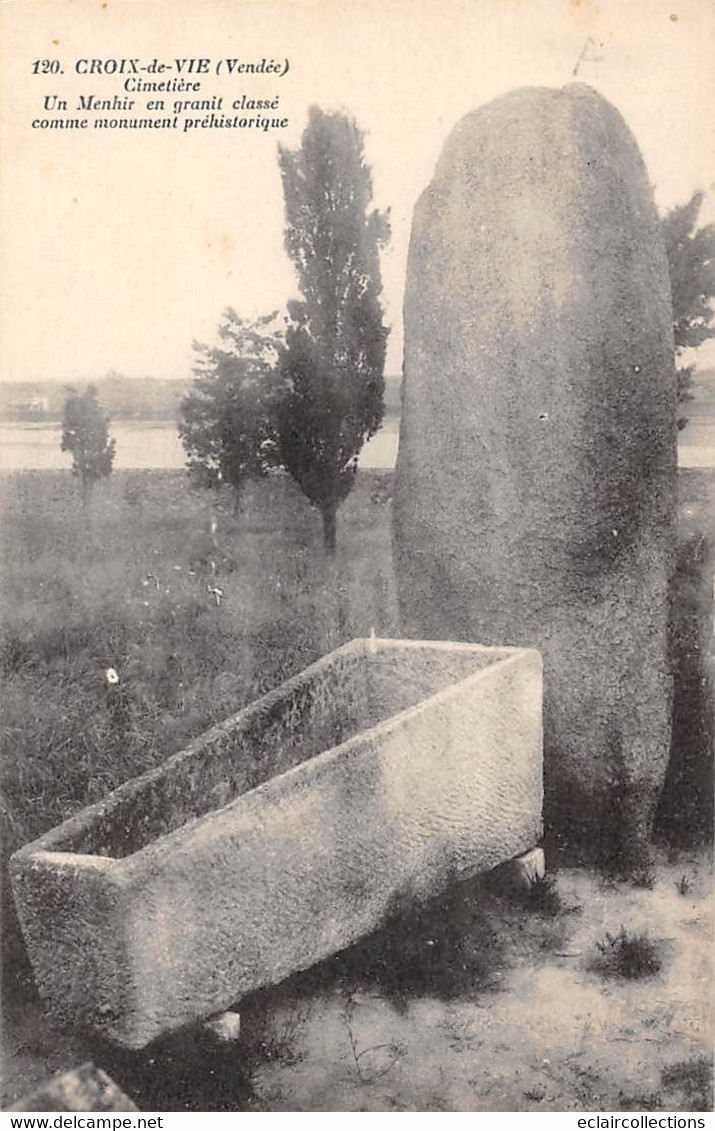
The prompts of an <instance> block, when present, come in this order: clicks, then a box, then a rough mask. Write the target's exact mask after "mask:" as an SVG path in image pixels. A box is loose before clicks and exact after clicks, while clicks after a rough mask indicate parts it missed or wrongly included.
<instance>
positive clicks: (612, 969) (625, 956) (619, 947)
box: [591, 927, 662, 980]
mask: <svg viewBox="0 0 715 1131" xmlns="http://www.w3.org/2000/svg"><path fill="white" fill-rule="evenodd" d="M596 947H597V949H598V954H597V955H596V956H595V958H594V959H593V961H592V963H591V968H592V969H593V970H595V971H597V972H598V973H599V974H601V975H603V977H605V978H628V979H631V980H632V979H636V978H650V977H652V975H653V974H657V973H658V971H659V970H660V968H661V965H662V960H661V957H660V953H659V947H658V945H657V943H656V942H654V941H653V940H652V939H650V938H649V937H648V936H647V935H646V934H640V935H635V934H633V935H632V934H629V933H628V931H627V930H626V928H625V927H621V929H620V931H619V933H618V934H617V935H611V934H608V933H607V934H606V937H605V939H603V941H602V942H598V943H596Z"/></svg>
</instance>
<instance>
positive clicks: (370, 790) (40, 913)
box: [11, 640, 542, 1048]
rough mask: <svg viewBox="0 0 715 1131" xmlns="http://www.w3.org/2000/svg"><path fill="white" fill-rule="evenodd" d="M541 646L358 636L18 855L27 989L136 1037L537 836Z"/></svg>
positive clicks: (126, 1038) (57, 1008)
mask: <svg viewBox="0 0 715 1131" xmlns="http://www.w3.org/2000/svg"><path fill="white" fill-rule="evenodd" d="M541 809H542V729H541V659H540V656H539V654H538V653H537V652H535V651H532V650H529V649H520V648H487V647H482V646H479V645H475V644H454V643H445V642H420V641H400V640H354V641H352V642H351V643H350V644H347V645H345V646H344V647H342V648H339V649H338V650H337V651H335V652H332V653H331V654H330V655H328V656H326V657H324V658H323V659H322V660H320V661H318V663H315V664H313V665H312V666H311V667H309V668H307V669H306V670H305V671H303V672H301V673H300V674H299V675H298V676H296V677H294V678H293V679H290V680H288V681H287V682H286V683H284V684H282V685H281V686H280V687H279V688H278V689H277V690H275V691H273V692H271V693H270V694H268V695H266V696H264V697H263V698H262V699H259V700H257V701H256V702H255V703H253V704H251V705H250V706H249V707H247V708H246V709H245V710H243V711H241V712H239V714H237V715H235V716H233V717H232V718H230V719H228V720H226V721H225V722H223V723H221V724H219V725H218V726H215V727H214V728H213V729H211V730H210V731H208V732H206V733H205V734H203V735H202V736H201V737H200V738H198V739H196V740H195V741H194V742H192V743H191V744H190V745H189V746H188V747H187V748H186V749H185V750H183V751H181V752H180V753H178V754H176V755H174V756H173V757H171V758H169V759H168V760H167V761H166V762H164V763H163V764H162V765H160V766H159V767H157V768H156V769H154V770H151V771H149V772H148V773H146V774H144V775H142V776H141V777H139V778H136V779H134V780H133V781H130V782H127V783H126V784H125V785H123V786H121V787H120V788H119V789H117V790H115V791H114V792H113V793H112V794H110V795H109V796H108V797H107V798H106V799H105V800H104V801H102V802H100V803H99V804H97V805H93V806H92V807H90V808H88V809H85V810H83V811H82V812H80V813H78V814H77V815H76V816H74V817H72V818H71V819H70V820H68V821H66V822H65V823H64V824H63V825H60V826H59V827H58V828H56V829H53V830H52V831H51V832H49V833H47V834H46V835H45V836H43V837H41V838H40V839H38V840H36V841H34V842H33V843H32V844H29V845H27V846H25V847H24V848H23V849H21V850H20V851H19V852H17V853H16V854H15V856H14V857H13V858H12V860H11V875H12V883H13V890H14V895H15V901H16V904H17V908H18V913H19V916H20V921H21V924H22V929H23V933H24V936H25V940H26V943H27V949H28V952H29V955H30V959H31V961H32V964H33V967H34V970H35V975H36V978H37V983H38V987H39V989H40V992H41V994H42V996H43V998H44V999H45V1000H46V1002H47V1004H48V1005H49V1007H50V1009H51V1010H52V1012H53V1013H54V1014H55V1015H56V1016H57V1017H58V1018H59V1019H60V1020H62V1021H63V1022H65V1023H71V1024H73V1025H80V1026H90V1027H91V1028H93V1029H95V1030H97V1031H99V1032H101V1033H102V1034H103V1035H104V1036H106V1037H108V1038H110V1039H112V1040H114V1041H116V1042H118V1043H120V1044H123V1045H126V1046H129V1047H132V1048H141V1047H143V1046H144V1045H145V1044H147V1043H148V1042H149V1041H150V1040H152V1039H153V1038H154V1037H157V1036H158V1035H160V1034H161V1033H164V1032H166V1031H169V1030H172V1029H176V1028H178V1027H180V1026H182V1025H185V1024H188V1023H191V1022H195V1021H198V1020H200V1019H201V1018H205V1017H208V1016H210V1015H212V1014H214V1013H216V1012H218V1011H220V1010H222V1009H226V1008H227V1007H228V1006H229V1005H231V1004H232V1003H233V1002H236V1001H237V1000H239V999H240V998H241V997H242V996H243V995H245V994H247V993H248V992H249V991H252V990H255V989H258V988H259V987H261V986H265V985H268V984H272V983H276V982H278V981H280V980H281V979H283V978H285V977H286V976H287V975H289V974H291V973H293V972H294V971H296V970H301V969H305V968H307V967H309V966H311V965H313V964H314V963H316V962H318V961H320V960H321V959H323V958H326V957H327V956H329V955H331V954H333V953H335V952H337V951H339V950H341V949H343V948H345V947H346V946H348V945H350V944H351V943H353V942H355V941H356V940H358V939H359V938H361V937H363V936H364V935H366V934H368V933H369V932H371V931H372V930H374V929H375V928H376V927H377V926H379V924H380V923H381V921H382V920H383V918H384V916H385V913H386V912H387V911H388V910H389V909H390V907H391V906H392V905H394V900H395V897H396V896H405V895H408V896H409V895H413V896H414V897H415V898H416V899H422V898H428V897H429V896H431V895H434V894H436V893H437V892H438V891H439V890H440V889H442V888H443V887H444V886H445V885H446V884H447V883H448V882H449V881H450V880H451V879H454V878H461V877H467V876H471V875H474V874H475V873H477V872H479V871H483V870H486V869H489V868H492V867H493V866H495V865H497V864H499V863H501V862H502V861H505V860H508V859H510V858H512V857H514V856H516V855H518V854H519V853H522V852H524V851H525V850H526V849H529V848H531V847H532V846H533V845H534V844H536V842H537V841H538V839H539V837H540V834H541Z"/></svg>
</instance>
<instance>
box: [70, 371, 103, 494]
mask: <svg viewBox="0 0 715 1131" xmlns="http://www.w3.org/2000/svg"><path fill="white" fill-rule="evenodd" d="M61 447H62V451H63V452H71V454H72V474H73V475H76V476H77V477H78V478H79V480H80V483H81V485H82V498H83V499H84V501H85V502H87V501H88V499H89V494H90V491H91V489H92V487H93V486H94V484H95V483H96V482H97V480H98V479H102V478H103V477H104V476H107V475H109V474H110V473H111V471H112V467H113V464H114V455H115V450H116V441H115V440H112V439H110V438H109V421H108V420H107V416H106V413H105V411H104V409H103V408H102V406H101V405H100V403H99V401H98V400H97V389H96V387H95V386H94V385H88V386H87V388H86V390H85V392H84V393H78V392H77V390H76V389H69V390H68V396H67V399H66V401H65V407H64V415H63V420H62V443H61Z"/></svg>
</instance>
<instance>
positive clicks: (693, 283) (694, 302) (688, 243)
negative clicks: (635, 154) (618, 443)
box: [663, 192, 715, 428]
mask: <svg viewBox="0 0 715 1131" xmlns="http://www.w3.org/2000/svg"><path fill="white" fill-rule="evenodd" d="M702 202H703V193H702V192H696V193H695V195H694V196H693V197H692V198H691V199H690V200H689V201H688V203H687V204H681V205H679V206H678V207H676V208H672V209H671V210H670V212H668V213H667V214H666V215H665V217H664V218H663V234H664V236H665V248H666V252H667V254H668V268H669V271H670V289H671V292H672V296H673V334H674V339H675V357H676V365H677V363H678V361H680V360H682V357H683V353H684V352H685V350H688V349H697V347H698V346H700V345H702V343H703V342H705V341H707V339H708V338H712V337H715V326H712V325H711V323H712V320H713V315H714V314H715V312H714V311H713V307H712V299H713V298H715V226H714V225H712V224H708V225H707V226H706V227H704V228H698V227H697V226H696V225H697V220H698V213H699V212H700V206H701V205H702ZM693 370H694V366H692V365H677V369H676V372H677V379H678V401H679V403H680V404H681V405H682V404H685V403H686V402H687V401H690V400H692V399H693V394H692V392H691V387H692V383H693ZM686 424H687V417H685V416H680V417H679V419H678V427H679V428H684V427H685V425H686Z"/></svg>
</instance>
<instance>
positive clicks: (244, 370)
mask: <svg viewBox="0 0 715 1131" xmlns="http://www.w3.org/2000/svg"><path fill="white" fill-rule="evenodd" d="M276 320H277V315H276V314H269V315H266V316H265V317H263V318H259V319H257V320H256V321H253V322H250V321H247V320H245V319H242V318H239V316H238V315H237V314H236V312H235V311H234V310H230V309H229V310H227V311H225V313H224V315H223V320H222V322H221V324H220V326H219V337H220V339H221V343H222V344H221V345H220V346H214V347H209V346H205V345H201V344H200V343H198V342H197V343H194V348H195V350H196V352H197V362H196V366H195V368H194V383H193V387H192V389H191V391H190V392H189V393H188V395H187V396H186V397H184V399H183V401H182V402H181V410H180V411H181V421H180V423H179V436H180V437H181V441H182V443H183V445H184V448H185V449H186V454H187V456H188V462H187V466H188V471H189V475H190V476H191V478H192V479H193V480H194V482H196V483H198V484H200V485H201V486H206V487H216V486H219V485H220V484H221V483H228V484H230V486H231V487H232V488H233V493H234V513H235V512H237V511H238V507H239V503H240V498H241V492H242V490H243V488H244V486H245V484H246V483H247V481H248V480H249V479H253V478H259V477H261V476H263V475H265V474H266V472H267V471H268V469H269V468H270V467H271V466H275V464H276V463H277V462H278V443H277V439H276V433H275V426H274V415H275V400H276V397H277V393H278V382H279V380H280V378H279V375H278V373H277V361H278V357H279V355H280V353H281V350H282V348H283V343H282V333H281V331H280V330H279V329H278V327H277V321H276Z"/></svg>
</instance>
